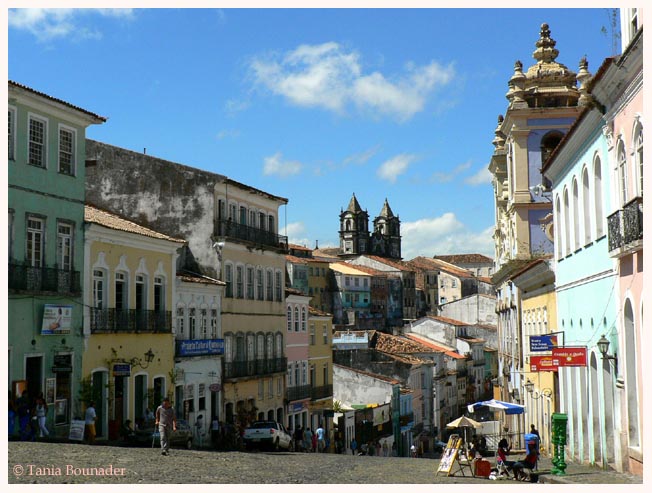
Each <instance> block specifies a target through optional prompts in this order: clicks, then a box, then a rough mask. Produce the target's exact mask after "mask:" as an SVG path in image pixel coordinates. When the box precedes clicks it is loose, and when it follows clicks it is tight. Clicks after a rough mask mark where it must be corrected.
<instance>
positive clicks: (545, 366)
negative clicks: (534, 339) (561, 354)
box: [530, 355, 559, 371]
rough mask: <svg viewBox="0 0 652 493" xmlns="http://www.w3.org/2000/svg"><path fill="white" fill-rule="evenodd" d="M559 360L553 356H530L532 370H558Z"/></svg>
mask: <svg viewBox="0 0 652 493" xmlns="http://www.w3.org/2000/svg"><path fill="white" fill-rule="evenodd" d="M558 369H559V365H558V360H556V359H554V358H553V357H552V356H550V355H548V356H530V371H557V370H558Z"/></svg>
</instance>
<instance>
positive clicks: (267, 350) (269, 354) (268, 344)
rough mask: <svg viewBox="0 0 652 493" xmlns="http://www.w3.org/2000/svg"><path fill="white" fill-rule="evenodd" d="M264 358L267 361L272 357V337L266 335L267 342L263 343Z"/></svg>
mask: <svg viewBox="0 0 652 493" xmlns="http://www.w3.org/2000/svg"><path fill="white" fill-rule="evenodd" d="M265 356H266V357H267V359H268V360H270V359H272V358H273V357H274V335H272V334H267V341H266V343H265Z"/></svg>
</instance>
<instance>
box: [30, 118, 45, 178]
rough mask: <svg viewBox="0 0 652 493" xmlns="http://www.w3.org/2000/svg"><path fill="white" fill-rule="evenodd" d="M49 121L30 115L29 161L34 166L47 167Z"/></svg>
mask: <svg viewBox="0 0 652 493" xmlns="http://www.w3.org/2000/svg"><path fill="white" fill-rule="evenodd" d="M46 140H47V123H46V122H45V120H41V119H39V118H35V117H33V116H30V117H29V147H28V159H27V163H28V164H31V165H32V166H39V167H41V168H45V167H46V157H47V155H46V147H45V142H46Z"/></svg>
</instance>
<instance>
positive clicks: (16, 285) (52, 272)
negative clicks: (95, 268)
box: [8, 262, 81, 295]
mask: <svg viewBox="0 0 652 493" xmlns="http://www.w3.org/2000/svg"><path fill="white" fill-rule="evenodd" d="M8 278H9V289H15V290H19V291H33V292H34V291H36V292H45V293H48V292H49V293H59V294H74V295H79V294H81V275H80V273H79V271H76V270H61V269H58V268H56V267H32V266H30V265H25V264H19V263H11V262H10V263H9V272H8Z"/></svg>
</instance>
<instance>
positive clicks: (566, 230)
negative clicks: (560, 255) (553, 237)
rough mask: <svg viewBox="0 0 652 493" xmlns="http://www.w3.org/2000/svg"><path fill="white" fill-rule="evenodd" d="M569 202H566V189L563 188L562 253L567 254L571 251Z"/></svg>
mask: <svg viewBox="0 0 652 493" xmlns="http://www.w3.org/2000/svg"><path fill="white" fill-rule="evenodd" d="M570 229H571V224H570V204H569V203H568V189H567V188H564V254H565V255H569V254H570V252H571V242H570Z"/></svg>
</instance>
